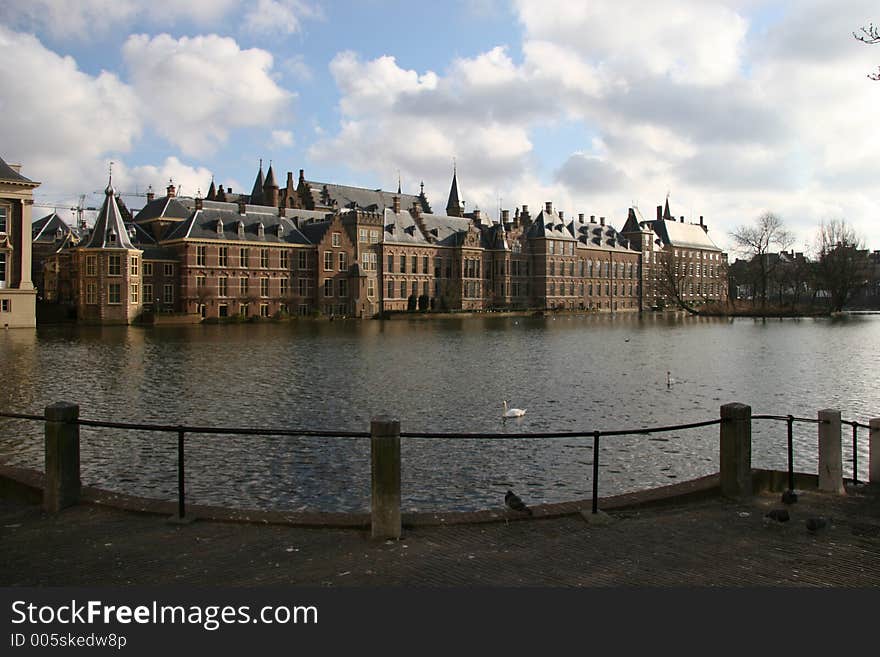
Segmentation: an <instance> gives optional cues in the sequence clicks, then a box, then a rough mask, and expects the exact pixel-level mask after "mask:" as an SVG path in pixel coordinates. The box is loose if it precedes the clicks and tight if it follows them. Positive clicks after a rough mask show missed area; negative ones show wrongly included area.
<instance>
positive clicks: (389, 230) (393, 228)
mask: <svg viewBox="0 0 880 657" xmlns="http://www.w3.org/2000/svg"><path fill="white" fill-rule="evenodd" d="M382 241H383V242H385V243H386V244H421V245H424V244H427V243H428V240H427V239H426V238H425V235H424V234H423V233H422V231H421V230H420V229H419V227H418V226H417V225H416V221H415V219H414V218H413V216H412V215H411V214H410V213H409V211H408V210H401V211H400V212H397V213H395V212H394V210H393V209H390V208H386V209H385V230H384V232H383V237H382Z"/></svg>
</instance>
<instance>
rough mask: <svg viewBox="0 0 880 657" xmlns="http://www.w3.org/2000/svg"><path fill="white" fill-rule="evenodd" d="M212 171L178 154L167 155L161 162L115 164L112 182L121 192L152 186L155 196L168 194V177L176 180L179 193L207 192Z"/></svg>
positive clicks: (141, 190)
mask: <svg viewBox="0 0 880 657" xmlns="http://www.w3.org/2000/svg"><path fill="white" fill-rule="evenodd" d="M211 173H212V172H211V171H210V170H209V169H207V168H205V167H201V166H192V165H189V164H184V163H183V162H181V161H180V160H179V159H178V158H176V157H174V156H171V157H167V158H165V161H164V162H163V163H162V165H161V166H155V165H141V166H135V167H131V168H129V167H126V166H125V165H124V164H123V163H120V166H119V167H117V166H114V167H113V185H114V187H116V189H117V190H119V191H121V192H134V191H139V192H141V193H143V192H145V191H146V189H147V188H148V187H150V186H152V188H153V191H154V193H155V194H156V196H162V195H163V194H165V188H166V187H167V186H168V184H169V181H173V183H174V186H175V187H176V188H177V192H178V193H179V194H185V195H187V196H195V195H196V193H197V192H201V194H202V196H204V195H205V194H206V193H207V192H208V187H209V186H210V184H211Z"/></svg>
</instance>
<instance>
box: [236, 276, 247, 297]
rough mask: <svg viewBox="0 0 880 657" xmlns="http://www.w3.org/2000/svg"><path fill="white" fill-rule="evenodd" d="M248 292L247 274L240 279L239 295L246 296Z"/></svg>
mask: <svg viewBox="0 0 880 657" xmlns="http://www.w3.org/2000/svg"><path fill="white" fill-rule="evenodd" d="M247 293H248V279H247V277H246V276H242V277H241V278H239V279H238V295H239V296H242V297H246V296H247Z"/></svg>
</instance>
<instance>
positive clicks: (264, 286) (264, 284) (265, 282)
mask: <svg viewBox="0 0 880 657" xmlns="http://www.w3.org/2000/svg"><path fill="white" fill-rule="evenodd" d="M260 296H261V297H268V296H269V279H268V278H261V279H260Z"/></svg>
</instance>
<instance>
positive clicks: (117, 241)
mask: <svg viewBox="0 0 880 657" xmlns="http://www.w3.org/2000/svg"><path fill="white" fill-rule="evenodd" d="M83 242H84V243H83V244H82V246H83V247H85V248H88V249H134V248H135V246H134V245H133V244H132V243H131V239H130V238H129V236H128V228H127V227H126V225H125V222H124V221H123V218H122V213H121V212H120V210H119V206H118V205H117V203H116V190H114V189H113V186H112V185H110V184H108V185H107V189H105V190H104V203H103V205H101V209H100V210H99V211H98V217H97V219H95V225H94V227H93V228H92V231H91V232H90V233H89V236H88V237H87V238H86V239H85V240H83Z"/></svg>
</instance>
